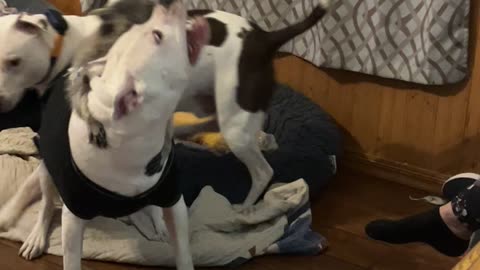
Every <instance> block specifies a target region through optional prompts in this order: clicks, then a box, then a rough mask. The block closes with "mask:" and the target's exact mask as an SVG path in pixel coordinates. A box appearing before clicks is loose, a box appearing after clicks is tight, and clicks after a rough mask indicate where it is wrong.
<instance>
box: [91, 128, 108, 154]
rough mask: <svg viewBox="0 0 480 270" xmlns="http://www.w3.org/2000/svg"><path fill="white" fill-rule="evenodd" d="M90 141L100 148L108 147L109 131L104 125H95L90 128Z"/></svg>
mask: <svg viewBox="0 0 480 270" xmlns="http://www.w3.org/2000/svg"><path fill="white" fill-rule="evenodd" d="M89 140H90V143H91V144H93V145H95V146H97V147H98V148H101V149H105V148H107V147H108V141H107V133H106V132H105V128H103V126H102V125H100V126H97V125H94V126H92V127H91V128H90V136H89Z"/></svg>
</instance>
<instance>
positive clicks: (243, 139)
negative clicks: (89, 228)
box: [72, 0, 330, 206]
mask: <svg viewBox="0 0 480 270" xmlns="http://www.w3.org/2000/svg"><path fill="white" fill-rule="evenodd" d="M164 2H169V1H164ZM329 7H330V0H319V3H318V6H317V7H315V8H314V10H313V12H312V13H311V14H310V15H309V16H308V17H307V18H306V19H305V20H303V21H301V22H299V23H297V24H294V25H291V26H288V27H286V28H284V29H281V30H278V31H272V32H267V31H264V30H262V29H261V28H260V27H259V26H257V25H256V24H254V23H252V22H250V21H248V20H247V19H245V18H242V17H240V16H237V15H234V14H231V13H227V12H222V11H214V10H190V11H189V12H188V14H189V16H190V17H195V16H201V17H203V18H205V19H206V20H207V21H208V23H209V26H210V29H212V33H211V34H212V37H211V40H210V43H209V45H208V46H207V47H206V48H205V49H204V50H203V51H202V53H200V54H199V58H198V63H197V64H196V65H195V67H194V70H193V73H192V76H191V77H190V84H189V86H188V87H187V89H186V91H185V92H184V93H183V96H182V99H181V100H180V102H179V104H178V106H177V109H176V111H182V112H191V113H194V114H195V115H196V116H199V117H206V116H210V115H212V114H215V115H216V117H213V118H211V119H212V120H211V121H210V122H204V123H202V124H201V125H198V126H190V127H187V128H181V129H176V131H175V137H176V138H187V137H188V136H189V135H192V134H193V133H196V132H200V131H218V130H219V131H220V133H221V134H222V135H223V138H224V140H225V142H226V144H227V145H228V146H229V148H230V150H231V151H232V152H233V153H234V154H235V156H236V157H238V158H239V159H240V160H241V161H242V162H243V163H244V164H245V165H246V166H247V168H248V170H249V173H250V175H251V177H252V187H251V190H250V192H249V194H248V195H247V197H246V199H245V201H244V205H245V206H250V205H253V204H254V203H255V202H256V201H257V200H258V199H259V197H260V196H261V194H262V193H263V192H264V190H265V188H266V187H267V185H268V183H269V182H270V180H271V178H272V175H273V170H272V168H271V166H270V165H269V164H268V162H267V161H266V160H265V158H264V156H263V154H262V152H261V150H262V149H261V148H260V146H261V145H267V146H268V145H276V143H275V142H274V138H273V136H269V135H266V134H265V133H263V131H262V126H263V123H264V118H265V111H266V109H267V107H268V105H269V102H270V99H271V97H272V95H273V90H274V85H275V78H274V70H273V59H274V56H275V54H276V52H277V51H278V49H279V48H280V47H281V46H282V45H283V44H285V43H286V42H287V41H289V40H291V39H292V38H294V37H295V36H297V35H300V34H302V33H303V32H305V31H306V30H308V29H310V28H311V27H313V26H314V25H315V24H317V23H318V21H319V20H320V19H321V18H322V17H323V16H324V15H325V14H326V13H327V11H328V9H329ZM99 38H101V37H99ZM197 52H198V47H197V46H196V45H195V44H192V45H191V46H190V47H189V53H190V54H196V53H197ZM139 53H140V52H139ZM76 89H78V88H76ZM83 95H84V96H86V95H87V93H83ZM78 100H79V101H81V102H79V103H75V102H73V103H72V106H74V108H84V109H83V110H82V111H83V114H82V117H84V119H85V120H87V121H88V122H89V123H90V129H91V131H92V134H91V138H92V141H93V142H95V143H97V146H99V147H108V144H109V142H108V140H107V138H106V137H105V136H104V132H103V131H102V127H101V126H99V125H95V121H93V120H92V119H94V117H92V114H91V113H89V112H88V99H86V98H83V99H81V98H79V99H78ZM79 110H80V109H79ZM97 123H98V122H97ZM259 138H263V142H262V140H260V141H259ZM265 140H266V141H267V142H265ZM266 148H268V147H266Z"/></svg>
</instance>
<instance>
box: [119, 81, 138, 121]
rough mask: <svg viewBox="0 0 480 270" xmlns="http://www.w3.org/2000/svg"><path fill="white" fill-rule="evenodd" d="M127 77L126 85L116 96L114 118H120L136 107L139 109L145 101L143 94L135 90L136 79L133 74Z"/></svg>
mask: <svg viewBox="0 0 480 270" xmlns="http://www.w3.org/2000/svg"><path fill="white" fill-rule="evenodd" d="M126 77H127V78H126V79H125V87H124V88H123V89H125V90H123V91H121V92H120V93H119V94H118V95H117V96H116V97H115V101H114V104H113V120H119V119H121V118H123V117H125V116H127V115H129V114H130V113H131V112H133V111H134V110H135V109H137V108H138V107H139V106H140V105H142V103H143V96H141V95H140V94H139V93H138V92H137V90H135V84H134V79H133V77H132V76H129V75H127V76H126Z"/></svg>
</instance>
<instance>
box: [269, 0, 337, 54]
mask: <svg viewBox="0 0 480 270" xmlns="http://www.w3.org/2000/svg"><path fill="white" fill-rule="evenodd" d="M332 1H334V0H318V2H319V4H318V5H317V6H316V7H315V8H314V9H313V11H312V13H311V14H310V15H309V16H308V17H307V18H306V19H305V20H303V21H301V22H298V23H296V24H293V25H290V26H288V27H286V28H284V29H281V30H277V31H272V32H269V33H268V40H269V43H270V48H271V49H273V50H275V51H276V50H278V49H279V48H280V47H281V46H282V45H283V44H285V43H286V42H288V41H289V40H291V39H293V38H294V37H296V36H298V35H300V34H302V33H303V32H305V31H307V30H308V29H310V28H311V27H313V26H314V25H315V24H317V23H318V21H320V19H322V18H323V17H324V16H325V14H327V12H328V9H329V8H330V6H331V2H332Z"/></svg>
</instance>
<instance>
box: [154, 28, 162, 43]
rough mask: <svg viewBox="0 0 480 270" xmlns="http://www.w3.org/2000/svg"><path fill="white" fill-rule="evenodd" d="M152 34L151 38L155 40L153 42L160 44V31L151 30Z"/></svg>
mask: <svg viewBox="0 0 480 270" xmlns="http://www.w3.org/2000/svg"><path fill="white" fill-rule="evenodd" d="M152 35H153V39H154V40H155V43H157V44H160V43H161V42H162V39H163V34H162V32H160V31H158V30H153V32H152Z"/></svg>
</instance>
